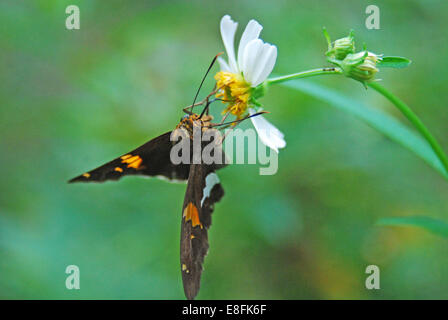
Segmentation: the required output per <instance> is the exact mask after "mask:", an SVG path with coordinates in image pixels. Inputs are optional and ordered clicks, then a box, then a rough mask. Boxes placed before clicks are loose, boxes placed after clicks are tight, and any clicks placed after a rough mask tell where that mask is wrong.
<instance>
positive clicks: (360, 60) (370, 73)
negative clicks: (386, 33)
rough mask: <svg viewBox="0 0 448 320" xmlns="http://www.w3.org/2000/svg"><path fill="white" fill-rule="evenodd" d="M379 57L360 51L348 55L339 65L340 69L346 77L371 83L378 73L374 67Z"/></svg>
mask: <svg viewBox="0 0 448 320" xmlns="http://www.w3.org/2000/svg"><path fill="white" fill-rule="evenodd" d="M379 61H381V57H380V56H379V55H376V54H374V53H372V52H368V51H361V52H358V53H352V54H348V55H347V56H346V57H345V59H344V60H343V61H342V63H341V65H340V66H341V68H342V71H343V72H344V74H345V75H346V76H347V77H350V78H353V79H355V80H358V81H361V82H366V81H372V80H373V79H374V78H375V75H376V73H377V72H378V71H379V70H378V68H377V67H376V65H377V63H378V62H379Z"/></svg>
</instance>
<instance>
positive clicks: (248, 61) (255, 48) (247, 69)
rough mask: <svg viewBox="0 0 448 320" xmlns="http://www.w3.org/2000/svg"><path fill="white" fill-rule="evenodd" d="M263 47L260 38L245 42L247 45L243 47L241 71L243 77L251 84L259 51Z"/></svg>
mask: <svg viewBox="0 0 448 320" xmlns="http://www.w3.org/2000/svg"><path fill="white" fill-rule="evenodd" d="M262 49H263V41H261V40H260V39H255V40H252V41H251V42H249V43H248V44H247V46H246V47H245V48H244V54H243V64H242V69H241V71H242V72H243V75H244V79H245V80H246V81H247V82H248V83H250V84H252V81H253V75H254V71H255V70H254V68H255V67H256V65H257V64H256V62H257V58H258V55H259V53H260V52H261V50H262Z"/></svg>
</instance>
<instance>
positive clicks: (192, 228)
mask: <svg viewBox="0 0 448 320" xmlns="http://www.w3.org/2000/svg"><path fill="white" fill-rule="evenodd" d="M223 195H224V190H223V188H222V186H221V184H220V182H219V179H218V176H217V175H216V173H215V168H214V167H213V166H207V165H204V164H192V165H191V167H190V176H189V178H188V185H187V191H186V193H185V199H184V204H183V207H182V226H181V240H180V263H181V272H182V282H183V286H184V292H185V295H186V297H187V299H194V298H195V297H196V295H197V294H198V292H199V287H200V281H201V274H202V269H203V268H202V265H203V263H204V258H205V256H206V255H207V252H208V248H209V245H208V233H207V230H208V229H209V228H210V225H211V223H212V220H211V216H212V212H213V209H214V204H215V203H216V202H218V201H219V200H220V199H221V198H222V196H223Z"/></svg>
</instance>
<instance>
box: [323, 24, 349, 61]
mask: <svg viewBox="0 0 448 320" xmlns="http://www.w3.org/2000/svg"><path fill="white" fill-rule="evenodd" d="M324 34H325V37H326V38H327V41H328V51H327V52H326V53H325V54H326V55H327V56H328V57H329V58H330V59H336V60H344V59H345V57H346V56H347V55H348V54H351V53H353V52H355V40H354V37H353V31H350V34H349V35H348V36H347V37H344V38H341V39H337V40H335V41H334V42H333V43H331V40H330V37H329V36H328V33H326V31H324Z"/></svg>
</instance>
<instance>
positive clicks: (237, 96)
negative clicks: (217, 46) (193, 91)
mask: <svg viewBox="0 0 448 320" xmlns="http://www.w3.org/2000/svg"><path fill="white" fill-rule="evenodd" d="M237 26H238V23H236V22H234V21H233V20H232V19H231V18H230V16H228V15H225V16H224V17H223V18H222V19H221V36H222V40H223V42H224V47H225V48H226V51H227V57H228V62H227V61H225V60H224V59H222V58H221V57H219V58H218V62H219V65H220V66H221V71H220V72H218V73H217V74H216V75H215V79H216V81H217V86H218V88H219V89H220V93H219V94H218V95H217V96H219V97H223V100H224V101H223V102H224V103H226V104H228V106H227V108H226V109H225V110H224V111H225V112H230V113H231V114H233V115H235V116H236V117H237V118H238V119H240V118H241V117H242V116H243V115H244V114H247V112H248V113H249V114H251V115H252V114H254V113H256V110H255V109H254V106H253V105H252V104H251V94H252V93H253V91H254V90H253V88H255V87H257V86H258V85H260V84H261V83H263V82H264V81H265V80H266V79H267V77H268V76H269V74H270V73H271V72H272V69H273V68H274V65H275V61H276V60H277V47H276V46H275V45H271V44H269V43H265V42H263V41H262V40H261V39H259V35H260V32H261V30H262V29H263V27H262V26H261V25H260V24H259V23H258V22H257V21H255V20H251V21H249V23H248V24H247V26H246V29H245V30H244V32H243V35H242V36H241V40H240V44H239V46H238V59H237V56H236V54H235V48H234V42H235V33H236V29H237ZM251 120H252V123H253V125H254V127H255V129H256V130H257V133H258V136H259V137H260V140H261V141H262V142H263V143H264V144H265V145H267V146H268V147H270V148H271V149H273V150H275V151H277V152H278V149H279V148H283V147H285V146H286V142H285V140H284V139H283V134H282V133H281V132H280V131H279V130H278V129H277V128H276V127H275V126H273V125H272V124H270V123H269V122H268V121H267V120H266V119H265V118H263V116H261V115H260V116H256V117H252V118H251Z"/></svg>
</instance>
